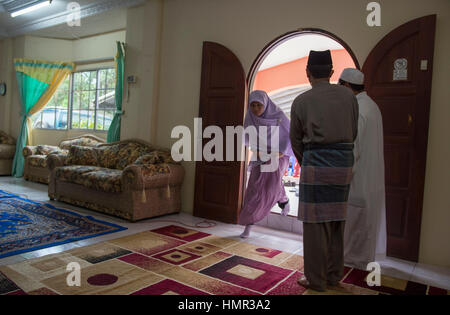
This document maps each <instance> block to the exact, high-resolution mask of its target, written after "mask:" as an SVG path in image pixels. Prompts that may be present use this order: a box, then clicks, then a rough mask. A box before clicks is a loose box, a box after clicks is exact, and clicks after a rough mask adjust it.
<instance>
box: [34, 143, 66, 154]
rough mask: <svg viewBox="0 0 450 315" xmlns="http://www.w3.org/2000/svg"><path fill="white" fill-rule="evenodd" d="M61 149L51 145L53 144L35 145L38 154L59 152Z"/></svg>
mask: <svg viewBox="0 0 450 315" xmlns="http://www.w3.org/2000/svg"><path fill="white" fill-rule="evenodd" d="M61 151H63V149H61V148H59V147H56V146H53V145H45V144H44V145H38V146H37V147H36V154H38V155H48V154H50V153H59V152H61Z"/></svg>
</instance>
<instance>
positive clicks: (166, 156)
mask: <svg viewBox="0 0 450 315" xmlns="http://www.w3.org/2000/svg"><path fill="white" fill-rule="evenodd" d="M159 163H170V164H177V163H176V162H175V161H174V160H173V159H172V156H171V155H170V152H168V151H161V150H155V151H153V152H150V153H148V154H145V155H142V156H140V157H139V158H137V160H136V161H134V164H137V165H145V164H159Z"/></svg>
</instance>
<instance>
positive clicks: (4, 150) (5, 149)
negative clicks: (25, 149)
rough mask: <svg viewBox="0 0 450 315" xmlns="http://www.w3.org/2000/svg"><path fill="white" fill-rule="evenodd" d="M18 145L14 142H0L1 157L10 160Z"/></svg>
mask: <svg viewBox="0 0 450 315" xmlns="http://www.w3.org/2000/svg"><path fill="white" fill-rule="evenodd" d="M14 154H16V146H15V145H12V144H0V159H3V160H9V159H12V158H14Z"/></svg>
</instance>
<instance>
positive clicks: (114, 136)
mask: <svg viewBox="0 0 450 315" xmlns="http://www.w3.org/2000/svg"><path fill="white" fill-rule="evenodd" d="M124 46H125V44H124V43H121V42H117V55H116V113H115V114H114V118H113V120H112V122H111V126H110V127H109V129H108V136H107V138H106V141H107V142H108V143H111V142H115V141H119V140H120V123H121V121H122V115H123V111H122V99H123V72H124V68H125V49H124V48H125V47H124Z"/></svg>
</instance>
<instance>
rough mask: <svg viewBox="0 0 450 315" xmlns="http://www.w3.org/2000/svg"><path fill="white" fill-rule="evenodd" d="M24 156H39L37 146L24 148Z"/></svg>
mask: <svg viewBox="0 0 450 315" xmlns="http://www.w3.org/2000/svg"><path fill="white" fill-rule="evenodd" d="M22 154H23V157H25V158H26V157H27V156H31V155H36V154H37V146H34V145H27V146H26V147H24V148H23V150H22Z"/></svg>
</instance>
